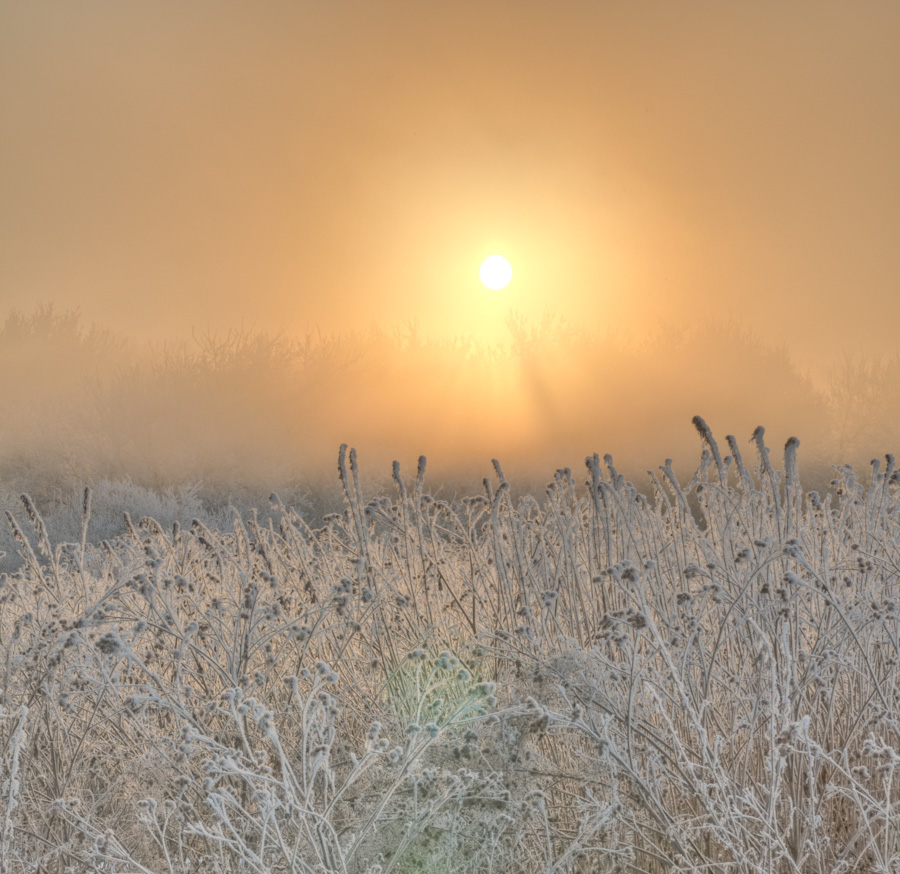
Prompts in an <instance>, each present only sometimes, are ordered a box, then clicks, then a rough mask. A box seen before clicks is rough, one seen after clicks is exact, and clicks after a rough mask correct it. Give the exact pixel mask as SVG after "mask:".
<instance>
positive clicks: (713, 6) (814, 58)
mask: <svg viewBox="0 0 900 874" xmlns="http://www.w3.org/2000/svg"><path fill="white" fill-rule="evenodd" d="M493 252H500V253H502V254H504V255H506V257H508V258H509V260H510V261H511V262H512V264H513V268H514V271H515V275H514V280H513V283H512V284H511V285H510V286H509V288H508V289H507V290H506V291H504V292H500V293H497V292H487V291H485V290H484V289H483V288H482V287H481V285H480V284H479V282H478V277H477V271H478V265H479V263H480V261H481V259H482V258H483V257H484V256H485V255H487V254H491V253H493ZM898 292H900V3H897V2H895V0H883V2H869V0H861V2H848V0H842V2H832V0H815V2H790V0H778V2H752V3H751V2H744V0H732V2H723V0H716V2H668V0H667V2H626V0H593V2H575V0H553V2H549V0H545V2H528V0H516V2H512V0H507V2H501V0H477V2H468V0H453V2H439V0H427V2H426V0H418V2H400V0H379V2H360V0H328V2H326V0H316V2H311V0H257V2H253V3H249V2H244V3H236V2H227V0H215V2H210V0H191V2H190V3H185V2H183V0H177V2H174V0H173V2H170V0H128V2H123V0H79V2H70V0H58V2H47V0H0V309H3V310H8V309H9V308H11V307H14V306H15V307H22V308H31V307H32V306H33V304H35V303H37V302H39V301H45V302H50V301H52V302H55V303H57V304H58V305H60V306H62V307H64V308H68V307H74V306H77V307H79V308H80V310H81V312H82V314H83V316H84V317H85V318H86V319H87V320H88V321H98V322H102V323H103V324H106V325H111V326H114V327H116V328H121V329H123V330H126V331H128V332H130V333H146V332H149V333H155V334H156V335H157V336H172V335H187V334H189V332H190V330H191V329H192V328H201V329H205V328H207V327H212V328H213V329H221V328H225V327H227V326H229V325H233V324H236V323H240V322H243V323H244V324H245V325H255V326H257V327H260V328H272V327H277V328H286V329H288V330H297V331H304V330H306V329H307V328H314V327H316V326H318V327H320V328H322V329H324V330H326V331H330V330H334V329H340V328H345V327H349V328H358V327H365V326H366V325H368V324H370V323H371V322H373V321H374V322H378V323H380V324H382V325H386V326H392V325H404V324H406V323H408V322H410V321H415V322H416V323H417V324H418V325H419V326H421V328H422V329H423V330H425V331H428V332H437V331H450V332H471V333H474V334H476V335H477V336H479V337H486V338H491V337H494V336H500V335H502V333H503V322H504V317H505V315H506V313H507V312H508V311H509V309H510V308H514V309H516V310H517V311H518V312H520V313H521V314H522V315H523V316H525V317H526V318H528V319H536V318H538V317H540V315H541V314H542V313H544V312H550V313H553V314H555V315H557V316H560V317H562V318H565V319H568V320H570V321H572V322H575V323H577V324H582V325H583V324H585V323H587V324H591V325H595V326H596V327H597V328H600V329H603V328H605V327H607V326H614V327H615V328H617V329H619V328H622V329H625V330H629V331H632V330H637V331H640V330H642V329H643V328H644V327H645V326H648V325H656V324H658V323H659V320H660V319H664V320H674V321H677V322H689V321H691V320H692V319H694V318H695V316H696V315H697V314H702V315H703V316H704V317H710V316H712V317H716V316H734V317H737V318H739V319H740V320H741V321H742V322H743V323H744V325H745V326H746V327H748V328H750V329H752V330H754V331H756V332H757V333H759V334H760V335H761V336H763V337H765V338H770V339H776V340H780V339H787V340H788V341H789V342H790V346H791V349H792V350H794V351H795V353H796V354H798V355H802V356H808V357H809V360H811V361H816V362H818V363H821V362H823V361H825V360H827V357H828V356H829V355H830V354H832V352H833V351H834V350H835V349H837V348H839V347H842V346H846V345H851V344H855V345H860V346H861V345H867V346H870V347H871V348H882V349H887V348H892V347H893V344H894V343H895V340H894V337H895V333H896V330H897V324H898V323H897V320H898V317H900V294H898Z"/></svg>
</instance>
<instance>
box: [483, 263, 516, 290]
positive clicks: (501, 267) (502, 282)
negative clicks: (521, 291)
mask: <svg viewBox="0 0 900 874" xmlns="http://www.w3.org/2000/svg"><path fill="white" fill-rule="evenodd" d="M478 275H479V276H480V277H481V281H482V282H483V283H484V284H485V285H486V286H487V287H488V288H493V289H500V288H506V286H507V285H509V280H510V279H512V267H510V264H509V261H507V260H506V258H504V257H503V256H502V255H491V256H490V257H489V258H485V259H484V261H482V262H481V268H480V269H479V271H478Z"/></svg>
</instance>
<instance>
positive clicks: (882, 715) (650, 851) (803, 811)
mask: <svg viewBox="0 0 900 874" xmlns="http://www.w3.org/2000/svg"><path fill="white" fill-rule="evenodd" d="M695 424H696V426H697V428H698V431H699V432H700V436H701V441H702V447H703V449H702V457H701V461H700V464H699V468H698V469H697V471H696V474H695V475H694V476H693V477H692V478H690V480H689V481H684V479H682V481H681V482H679V479H678V477H677V476H676V474H675V472H674V471H673V469H672V467H671V465H670V464H668V463H667V464H665V465H663V466H662V467H661V468H657V469H656V473H654V474H651V486H652V491H651V492H650V493H649V494H642V493H640V492H639V491H638V490H637V488H636V487H635V486H634V485H632V484H631V483H629V482H627V481H626V479H625V477H624V476H622V475H621V474H620V473H619V472H618V471H617V470H616V468H615V467H614V466H613V462H612V459H610V458H608V457H607V458H606V459H603V460H601V459H600V458H598V457H597V456H593V457H590V458H588V459H587V466H586V471H585V470H583V471H582V472H581V473H580V474H579V473H576V472H572V471H570V470H568V469H565V470H560V471H557V473H556V475H555V476H554V478H553V481H552V482H551V483H550V485H549V486H548V488H547V490H546V492H545V493H543V494H539V495H538V496H536V497H529V496H525V497H522V498H517V499H514V498H513V496H512V495H511V490H510V486H509V483H508V482H507V480H506V479H505V477H504V475H503V472H502V470H501V468H500V466H499V465H496V476H495V477H492V478H491V479H490V480H486V481H485V483H484V488H483V491H482V492H481V493H480V494H478V495H476V496H474V497H469V498H466V499H462V500H458V501H444V500H441V499H436V498H434V497H431V496H430V495H429V494H428V493H427V491H426V487H425V481H424V474H425V465H424V460H423V461H422V462H420V467H419V470H418V473H417V475H416V476H415V477H413V478H410V479H409V480H407V479H405V478H404V477H403V476H402V475H401V471H400V470H399V469H398V468H395V484H394V487H393V489H392V491H390V492H387V491H383V492H381V493H379V494H377V495H376V496H375V497H374V498H372V499H371V500H370V499H369V498H368V497H367V496H365V495H364V489H363V487H361V486H360V482H359V470H358V466H357V462H356V457H355V454H354V453H353V452H351V453H349V455H348V454H347V453H346V451H345V450H342V452H341V455H340V462H339V470H340V482H341V485H342V487H343V490H344V507H343V510H342V511H341V512H338V513H335V514H332V515H328V516H327V517H326V518H325V519H324V522H323V524H322V525H321V527H316V528H313V527H311V526H310V525H309V524H307V522H306V521H304V518H303V517H302V516H301V515H300V514H299V513H298V512H296V511H295V510H294V509H292V508H290V507H288V506H286V505H285V504H283V503H281V501H280V499H279V498H277V497H276V496H273V497H272V499H271V502H270V506H269V507H268V508H267V510H266V515H265V517H263V515H262V514H261V513H260V514H253V513H251V514H249V516H247V517H246V518H244V519H241V518H240V517H239V516H238V515H235V516H234V517H233V518H232V519H231V520H230V522H229V523H228V524H227V525H226V524H225V521H224V520H223V522H222V525H221V526H220V527H219V528H213V527H210V525H209V524H205V523H204V522H203V521H201V520H199V519H198V520H197V521H195V522H193V524H192V523H190V522H186V523H184V524H180V523H179V522H178V521H175V522H174V523H173V524H167V525H166V526H165V527H164V526H163V525H161V524H159V523H158V522H157V521H154V519H153V518H150V517H149V516H147V517H145V518H137V516H135V517H134V518H131V517H129V518H128V519H127V520H126V524H125V530H124V533H122V534H121V535H115V536H110V537H109V538H108V539H105V540H102V541H98V540H97V538H96V537H94V536H93V535H92V525H93V522H92V519H91V500H92V495H91V492H90V490H87V491H86V492H85V494H84V500H83V506H82V507H81V513H80V516H81V518H80V520H79V528H80V531H79V532H78V533H77V534H76V535H75V536H74V537H73V538H72V542H71V543H57V542H55V541H54V540H53V539H51V536H50V534H49V533H48V531H47V528H46V526H45V523H44V522H43V520H42V518H41V516H40V514H39V512H38V509H37V508H36V507H35V506H34V504H33V503H32V502H31V500H30V499H28V498H27V497H24V498H23V499H22V503H21V504H20V505H19V507H18V508H17V509H15V511H13V512H10V513H9V514H8V516H7V522H8V524H9V527H10V530H11V532H12V536H13V537H14V542H15V548H16V550H17V552H18V553H19V555H20V558H21V566H20V568H19V570H17V571H16V572H14V573H11V574H9V575H5V576H3V577H2V578H0V653H2V657H3V663H2V666H0V670H2V680H0V690H2V699H0V796H2V797H0V871H2V872H3V874H13V872H15V874H19V872H22V874H24V872H34V874H37V872H41V874H44V872H47V874H50V872H52V874H63V872H72V874H80V872H96V871H103V872H119V874H125V872H129V874H130V872H141V874H146V872H153V874H187V872H210V874H226V872H227V874H239V872H240V874H276V872H285V874H287V872H291V874H324V872H328V874H332V872H334V874H419V872H421V874H426V872H427V874H454V872H460V874H462V872H465V874H476V872H478V874H481V872H496V874H505V872H509V874H519V872H522V874H532V872H533V874H550V872H559V874H563V872H598V874H599V872H612V871H622V872H676V871H679V872H692V874H700V872H704V874H707V872H713V874H725V872H741V874H769V872H779V874H781V872H784V874H792V872H798V874H799V872H803V874H837V872H842V871H846V872H856V871H862V872H883V874H889V872H896V871H897V870H900V811H898V808H897V796H898V791H900V774H898V773H897V770H898V765H900V688H898V683H897V678H898V673H897V664H898V658H900V622H898V616H900V610H898V574H900V502H898V497H900V483H898V480H900V477H898V473H897V472H896V471H895V468H894V460H893V458H891V457H890V456H888V457H887V459H886V461H885V462H884V463H883V464H878V463H875V464H874V465H873V469H872V472H871V476H868V475H867V477H866V481H865V482H863V481H862V480H861V479H860V478H858V476H857V475H856V474H855V473H854V472H853V470H852V469H850V468H849V467H841V468H838V469H837V475H836V478H835V481H834V483H833V486H832V487H831V488H830V489H829V490H828V493H827V494H826V493H824V492H823V493H822V494H818V493H816V492H813V491H806V490H804V488H803V486H802V485H801V481H800V476H799V474H798V468H797V443H796V441H794V440H793V439H792V440H790V441H788V444H787V446H786V447H785V451H784V456H783V464H782V462H781V460H779V461H778V462H777V464H776V465H773V464H772V463H771V462H770V458H769V453H768V450H767V448H766V446H765V444H764V441H763V433H762V431H761V429H759V430H757V431H756V432H755V433H754V437H753V443H752V444H751V445H750V448H751V449H752V450H753V459H752V461H751V460H750V458H749V455H748V458H747V459H742V457H741V454H740V447H739V445H738V443H737V442H736V441H735V440H734V439H733V438H730V437H729V438H728V447H727V448H728V453H727V455H724V454H723V453H724V447H723V449H722V451H720V448H719V446H718V445H717V444H716V442H715V440H714V439H713V437H712V435H711V433H710V432H709V430H708V428H707V427H706V425H705V423H704V422H703V421H702V420H700V419H697V420H695ZM753 444H755V445H753ZM776 466H777V467H778V468H779V469H775V468H776ZM782 467H783V470H782V469H781V468H782ZM173 500H175V498H173ZM180 500H181V502H182V503H181V505H180V506H182V507H185V506H188V505H189V503H190V495H187V496H184V495H182V496H181V498H180ZM264 518H265V520H266V521H263V519H264ZM208 521H209V520H207V522H208Z"/></svg>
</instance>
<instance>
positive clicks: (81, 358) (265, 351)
mask: <svg viewBox="0 0 900 874" xmlns="http://www.w3.org/2000/svg"><path fill="white" fill-rule="evenodd" d="M507 327H508V341H507V342H506V343H505V344H503V345H500V344H496V345H493V346H489V345H486V344H479V343H477V342H475V341H474V340H468V339H465V338H460V339H456V340H432V339H430V338H428V337H424V336H422V335H420V334H419V333H418V332H417V331H416V329H415V326H407V327H406V328H404V329H398V330H393V331H389V330H387V329H379V328H372V329H371V330H369V331H366V332H355V333H354V332H346V333H338V334H331V335H325V334H314V335H307V336H304V337H300V338H296V337H290V336H288V335H273V334H267V333H264V332H255V331H253V330H250V329H247V330H243V329H242V330H235V331H233V332H231V333H226V334H221V335H213V334H209V335H203V334H196V335H195V337H194V339H193V340H192V341H189V342H186V343H185V342H173V343H168V344H167V343H161V342H160V343H156V344H154V345H148V344H142V343H138V342H137V341H135V340H133V339H131V338H129V337H127V336H123V335H117V334H114V333H112V332H110V331H108V330H106V329H104V327H103V326H101V325H97V326H94V325H86V324H84V323H83V322H82V320H81V319H80V317H79V316H78V314H77V313H76V312H73V311H69V312H64V311H58V310H55V309H54V308H53V307H49V306H45V307H40V308H38V309H35V310H33V311H31V312H26V313H22V312H19V311H14V312H11V313H9V314H7V315H6V317H5V319H4V321H3V322H2V327H0V380H2V384H3V386H4V394H5V407H6V409H7V411H8V413H7V416H6V418H5V421H4V424H3V429H2V432H0V485H2V489H3V490H4V491H5V492H8V493H18V492H20V491H27V492H28V493H29V494H31V495H32V496H33V497H34V498H35V500H37V501H39V503H41V504H42V505H43V506H47V505H48V504H49V503H52V502H53V501H54V500H57V501H58V500H59V499H60V498H61V497H62V496H65V495H71V494H73V493H74V492H75V491H77V490H79V489H80V488H81V487H82V486H84V485H86V484H92V485H94V486H95V487H96V486H98V485H99V484H100V483H102V482H107V483H108V482H115V481H129V482H130V483H131V484H132V485H133V486H135V487H141V488H143V489H148V490H151V491H153V492H156V493H160V492H162V491H164V490H166V489H170V490H171V489H179V488H181V489H185V488H187V489H188V490H189V491H190V492H191V494H193V495H195V496H196V497H197V498H198V500H202V502H205V503H206V504H207V505H208V506H220V507H221V506H225V505H227V503H228V502H229V501H234V502H236V503H237V504H239V505H245V506H246V505H247V504H248V503H257V504H259V503H261V502H264V501H265V499H266V498H267V496H268V495H269V494H270V493H271V492H272V491H277V492H279V493H280V494H282V496H283V497H284V499H285V500H287V499H289V498H290V499H292V500H295V501H297V502H298V504H299V506H301V507H303V506H306V509H307V510H308V511H309V512H311V513H312V514H315V513H316V512H317V506H316V505H317V502H321V501H322V499H323V497H324V496H327V495H328V494H331V495H332V497H334V496H335V495H336V494H337V491H336V473H335V459H336V456H337V449H338V447H339V445H340V444H342V443H347V444H349V445H351V446H353V447H355V448H356V449H357V450H358V453H359V458H360V463H361V468H362V471H363V476H364V479H365V481H368V482H370V483H373V486H374V485H377V484H380V486H384V484H386V483H389V479H390V471H391V464H392V462H393V461H394V460H395V459H396V460H399V461H400V463H401V466H402V470H403V471H404V472H405V473H407V474H411V473H412V472H413V471H414V470H415V467H416V464H417V460H418V457H419V455H425V456H426V457H427V458H428V481H429V485H430V487H431V488H432V489H438V490H443V491H444V493H446V494H448V495H453V494H455V493H457V492H459V491H460V489H461V490H462V491H464V492H471V491H474V490H477V489H478V488H479V487H480V482H481V479H482V477H484V476H486V475H488V474H490V473H491V466H490V465H491V460H492V459H494V458H496V459H498V460H499V461H500V462H501V464H502V465H503V466H504V469H505V470H506V472H507V475H508V477H509V478H510V479H511V480H512V482H513V483H516V484H518V486H519V487H521V488H522V490H527V489H532V490H534V489H537V491H538V493H539V492H540V491H542V488H543V484H544V483H546V482H547V481H548V480H549V479H550V478H551V477H552V474H553V471H554V470H556V469H557V468H560V467H571V468H573V469H575V470H576V471H579V473H578V476H579V477H580V476H581V473H580V471H581V470H582V469H583V463H584V459H585V457H586V456H588V455H590V454H592V453H594V452H597V453H599V454H600V455H601V456H603V455H604V454H606V453H610V454H611V455H612V456H613V458H614V459H615V462H616V464H617V465H618V467H619V469H620V470H622V471H623V472H625V473H626V474H627V475H628V476H629V477H631V478H633V479H634V481H635V482H636V483H637V484H638V485H639V487H643V486H644V485H645V484H647V483H648V482H649V480H648V477H647V474H646V471H647V470H656V469H657V468H658V467H659V465H661V464H663V462H664V460H665V459H666V458H670V457H671V458H673V459H674V460H675V469H676V470H678V471H680V472H683V473H689V472H691V471H692V470H693V468H694V467H695V466H696V463H697V460H698V452H699V443H698V439H697V435H696V433H695V432H694V429H693V427H692V426H691V419H692V417H693V416H694V415H696V414H701V415H703V416H704V418H705V419H706V421H707V422H708V423H709V425H710V427H711V428H712V429H713V432H714V433H715V434H717V435H718V437H719V439H720V440H724V438H725V436H726V435H727V434H734V435H735V436H736V437H737V438H738V441H739V443H741V444H746V443H747V441H748V440H749V438H750V435H751V434H752V432H753V430H754V429H755V428H756V427H757V426H758V425H763V426H765V427H766V429H767V439H768V441H769V443H770V445H771V446H774V447H775V449H776V451H777V450H778V448H779V447H780V446H781V445H783V444H784V442H785V440H786V439H787V438H788V437H790V436H796V437H798V438H799V439H800V441H801V450H800V464H801V470H802V471H803V472H804V475H806V476H808V477H811V478H812V480H814V481H815V482H816V483H821V482H823V481H827V480H828V479H830V477H831V475H832V472H831V465H833V464H836V463H853V464H855V465H865V464H867V463H868V462H869V461H870V459H871V458H873V457H880V456H882V455H883V454H884V453H885V452H889V451H891V450H892V449H894V448H895V447H896V445H897V438H898V436H900V434H898V431H900V424H898V423H897V422H896V420H895V419H894V417H893V416H892V415H891V414H890V409H889V407H888V406H887V405H885V404H883V403H881V399H882V398H884V397H887V396H889V395H890V393H891V392H892V391H893V390H895V388H896V386H897V384H898V383H900V364H898V361H897V359H893V360H889V359H880V358H873V357H869V358H867V357H865V356H863V355H856V356H855V357H854V356H853V355H852V354H851V353H850V352H848V351H845V352H844V354H843V357H841V355H840V354H837V353H836V358H835V363H834V365H833V367H832V368H831V370H830V371H828V372H827V373H821V372H817V373H815V374H805V373H803V372H802V371H801V369H800V364H799V363H798V362H796V361H794V360H793V359H792V358H791V356H790V355H789V354H788V352H787V350H786V349H785V348H784V347H775V346H770V345H767V344H765V343H763V342H761V341H759V340H757V339H756V338H754V337H753V336H752V335H751V334H750V333H748V332H746V331H744V330H742V329H741V327H740V326H739V325H737V324H735V323H730V324H729V323H713V322H710V323H702V322H701V323H696V324H693V325H691V326H685V327H681V328H676V327H670V326H666V325H660V326H658V327H657V328H656V330H654V331H648V332H646V333H645V334H642V335H640V336H626V335H624V334H619V335H617V334H614V333H608V334H601V333H599V332H592V331H590V330H589V329H576V328H573V327H571V326H567V325H566V324H564V323H560V322H550V321H545V322H544V323H540V324H536V325H534V324H526V323H524V322H523V321H522V320H520V319H516V318H515V317H514V316H511V317H510V319H509V320H508V325H507ZM326 503H327V501H326ZM321 511H322V507H321V506H319V507H318V512H321Z"/></svg>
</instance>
